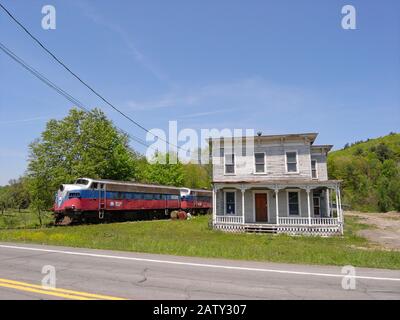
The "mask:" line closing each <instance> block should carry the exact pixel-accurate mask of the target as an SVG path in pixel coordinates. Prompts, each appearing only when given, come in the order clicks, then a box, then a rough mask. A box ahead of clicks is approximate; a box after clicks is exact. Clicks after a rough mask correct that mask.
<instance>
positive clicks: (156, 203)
mask: <svg viewBox="0 0 400 320" xmlns="http://www.w3.org/2000/svg"><path fill="white" fill-rule="evenodd" d="M211 207H212V193H211V191H207V190H201V189H189V188H177V187H171V186H163V185H154V184H143V183H135V182H123V181H114V180H96V179H90V178H79V179H77V180H76V181H75V183H74V184H62V185H61V186H60V187H59V189H58V191H57V194H56V199H55V203H54V206H53V212H54V218H55V223H56V224H58V225H60V224H63V225H67V224H71V223H79V222H96V221H102V220H107V221H126V220H145V219H162V218H168V217H169V216H170V213H171V212H172V211H175V210H178V211H185V212H188V213H191V214H198V213H207V212H209V211H210V209H211Z"/></svg>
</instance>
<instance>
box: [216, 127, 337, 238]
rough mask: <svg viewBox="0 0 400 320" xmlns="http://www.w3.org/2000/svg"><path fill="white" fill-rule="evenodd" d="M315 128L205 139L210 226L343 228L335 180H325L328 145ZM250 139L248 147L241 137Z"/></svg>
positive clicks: (322, 231) (305, 230) (328, 231)
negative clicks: (318, 139)
mask: <svg viewBox="0 0 400 320" xmlns="http://www.w3.org/2000/svg"><path fill="white" fill-rule="evenodd" d="M317 135H318V134H317V133H302V134H285V135H261V134H259V135H258V136H255V137H240V138H233V139H232V138H231V140H230V142H229V146H228V144H227V142H226V141H227V140H226V139H224V138H213V139H210V147H211V150H212V152H211V156H212V161H213V228H215V229H220V230H224V231H233V232H250V231H253V232H273V233H290V234H316V235H334V234H343V211H342V207H341V198H340V181H337V180H329V179H328V172H327V164H326V159H327V154H328V152H329V151H330V150H331V148H332V146H331V145H315V144H314V141H315V139H316V137H317ZM249 138H250V139H251V140H252V139H253V138H254V140H253V148H252V150H251V152H249V151H248V150H246V148H244V147H237V145H241V146H243V145H245V146H246V142H245V141H251V140H250V139H249Z"/></svg>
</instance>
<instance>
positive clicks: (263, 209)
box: [255, 193, 268, 222]
mask: <svg viewBox="0 0 400 320" xmlns="http://www.w3.org/2000/svg"><path fill="white" fill-rule="evenodd" d="M255 206H256V222H267V221H268V210H267V209H268V203H267V194H266V193H256V194H255Z"/></svg>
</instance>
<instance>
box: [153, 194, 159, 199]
mask: <svg viewBox="0 0 400 320" xmlns="http://www.w3.org/2000/svg"><path fill="white" fill-rule="evenodd" d="M153 196H154V200H161V194H159V193H156V194H154V195H153Z"/></svg>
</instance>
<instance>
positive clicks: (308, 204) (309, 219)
mask: <svg viewBox="0 0 400 320" xmlns="http://www.w3.org/2000/svg"><path fill="white" fill-rule="evenodd" d="M306 192H307V209H308V225H310V226H311V203H310V188H307V189H306Z"/></svg>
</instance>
